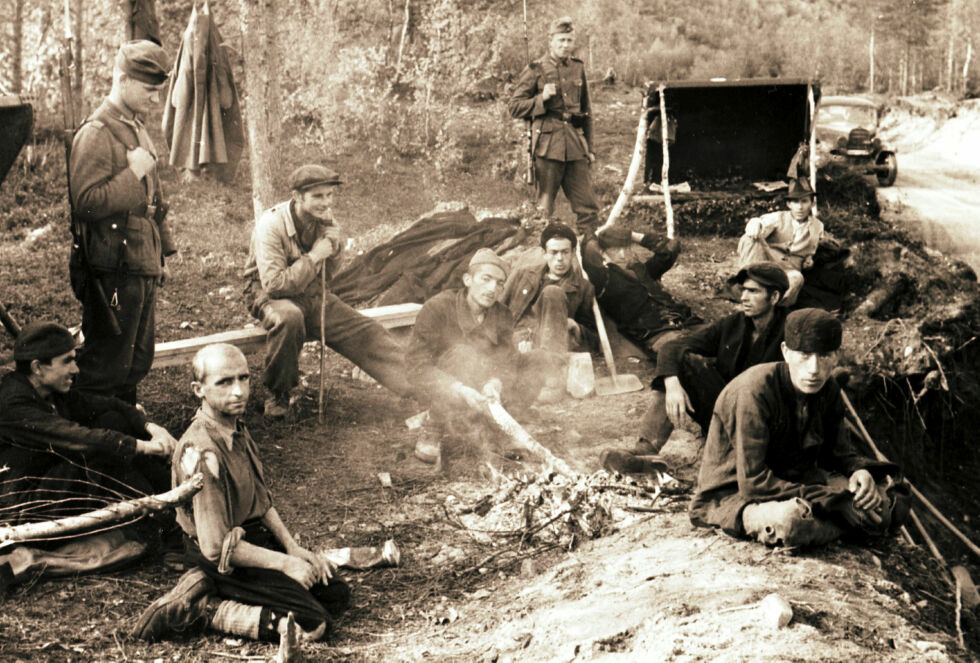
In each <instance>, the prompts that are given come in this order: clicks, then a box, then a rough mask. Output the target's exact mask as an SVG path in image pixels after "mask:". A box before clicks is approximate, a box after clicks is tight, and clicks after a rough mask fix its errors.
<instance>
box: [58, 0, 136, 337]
mask: <svg viewBox="0 0 980 663" xmlns="http://www.w3.org/2000/svg"><path fill="white" fill-rule="evenodd" d="M73 39H74V37H73V36H72V33H71V13H70V5H69V0H65V36H64V44H63V46H62V50H61V57H60V58H59V65H60V66H59V74H60V76H61V97H62V104H63V106H64V108H63V109H62V110H63V121H64V142H65V177H66V181H67V183H68V211H69V214H70V216H71V236H72V251H71V258H70V259H69V264H68V269H69V274H70V275H71V273H72V272H74V271H75V270H76V269H81V270H82V275H83V276H84V280H85V283H84V284H76V282H75V278H74V276H72V278H71V280H72V289H73V290H74V292H75V296H76V297H78V298H79V300H81V299H82V298H83V297H84V293H85V290H86V289H87V288H91V291H92V292H93V293H94V294H95V298H96V299H97V300H98V305H99V306H100V307H101V309H102V311H103V314H104V315H105V322H106V324H107V325H108V327H109V331H110V332H111V333H112V335H113V336H119V335H120V334H122V329H120V328H119V320H118V319H117V318H116V312H115V310H114V309H113V308H112V306H111V304H110V303H109V299H108V298H107V297H106V294H105V289H104V288H103V287H102V281H100V280H99V277H98V275H97V274H96V273H95V271H94V270H93V269H92V263H91V262H89V258H88V229H87V227H86V225H85V222H84V221H82V220H81V219H79V218H78V216H77V215H76V214H75V201H74V199H73V198H72V193H71V145H72V142H73V141H74V140H75V131H76V130H77V129H78V125H77V120H76V118H75V100H74V94H73V93H72V89H71V66H72V63H71V57H72V55H71V54H72V40H73ZM75 65H76V66H78V63H75Z"/></svg>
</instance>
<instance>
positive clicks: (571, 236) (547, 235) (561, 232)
mask: <svg viewBox="0 0 980 663" xmlns="http://www.w3.org/2000/svg"><path fill="white" fill-rule="evenodd" d="M556 238H557V239H567V240H568V241H569V242H571V243H572V248H573V249H574V248H575V245H576V244H578V238H577V237H576V236H575V231H574V230H572V229H571V228H569V227H568V226H566V225H565V224H564V223H549V224H548V225H547V226H545V227H544V230H542V231H541V248H542V249H543V248H545V246H544V245H545V244H547V243H548V240H549V239H556Z"/></svg>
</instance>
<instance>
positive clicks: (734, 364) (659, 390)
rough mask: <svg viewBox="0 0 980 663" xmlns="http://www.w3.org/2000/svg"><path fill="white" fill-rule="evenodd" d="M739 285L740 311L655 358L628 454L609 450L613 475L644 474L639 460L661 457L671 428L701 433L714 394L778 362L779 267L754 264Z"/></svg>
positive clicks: (784, 284)
mask: <svg viewBox="0 0 980 663" xmlns="http://www.w3.org/2000/svg"><path fill="white" fill-rule="evenodd" d="M735 282H736V283H738V284H740V285H741V307H740V308H741V310H740V311H739V312H737V313H733V314H732V315H729V316H726V317H724V318H722V319H720V320H717V321H715V322H713V323H711V324H709V325H704V326H702V327H698V328H696V329H693V330H690V331H687V332H685V333H683V334H682V335H680V336H678V337H676V338H673V339H671V340H669V341H667V342H665V343H664V344H663V347H661V348H660V351H659V352H658V353H657V372H656V374H655V375H654V378H653V382H652V383H651V387H652V388H653V399H652V401H651V403H650V406H649V408H648V409H647V411H646V414H644V415H643V420H642V421H641V423H640V435H639V440H638V442H637V445H636V449H635V450H634V451H633V452H632V453H629V452H625V451H620V450H613V451H610V452H607V453H606V454H604V456H603V461H602V462H603V466H604V467H605V468H606V469H608V470H613V471H618V472H640V471H643V468H644V462H643V457H644V456H649V455H654V454H657V453H659V452H660V450H661V449H662V448H663V446H664V445H665V444H666V443H667V438H669V437H670V434H671V432H672V431H673V430H674V427H675V426H685V425H687V424H688V423H689V422H690V421H691V420H692V419H693V420H694V421H696V422H697V424H698V425H699V426H700V427H701V431H702V432H703V433H704V434H707V432H708V426H709V424H710V423H711V412H712V410H713V409H714V406H715V400H716V399H717V398H718V394H720V393H721V390H722V389H724V388H725V385H726V384H728V383H729V382H730V381H731V380H732V378H734V377H735V376H736V375H738V374H739V373H741V372H742V371H744V370H745V369H747V368H749V367H750V366H755V365H756V364H762V363H766V362H771V361H779V360H780V359H781V358H782V354H781V348H780V345H781V343H782V342H783V324H784V323H785V321H786V309H784V308H782V307H777V306H776V304H777V303H778V302H779V298H780V297H781V296H782V295H783V293H785V292H786V289H787V288H788V287H789V281H788V280H787V278H786V273H785V272H784V271H783V270H782V268H780V266H779V265H777V264H775V263H771V262H757V263H753V264H751V265H748V266H747V267H743V268H742V269H740V270H739V271H738V274H736V275H735Z"/></svg>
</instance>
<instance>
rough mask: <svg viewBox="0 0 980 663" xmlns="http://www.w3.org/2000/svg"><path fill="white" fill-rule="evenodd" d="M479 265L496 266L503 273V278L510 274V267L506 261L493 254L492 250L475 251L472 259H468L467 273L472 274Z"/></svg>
mask: <svg viewBox="0 0 980 663" xmlns="http://www.w3.org/2000/svg"><path fill="white" fill-rule="evenodd" d="M479 265H496V266H497V267H499V268H500V269H502V270H503V271H504V276H507V274H508V273H509V272H510V265H508V264H507V261H506V260H504V259H503V258H501V257H500V256H498V255H497V254H496V253H494V251H493V249H487V248H483V249H477V251H476V253H474V254H473V257H472V258H470V265H469V271H470V272H472V271H473V269H474V268H475V267H477V266H479Z"/></svg>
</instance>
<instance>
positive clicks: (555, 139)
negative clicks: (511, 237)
mask: <svg viewBox="0 0 980 663" xmlns="http://www.w3.org/2000/svg"><path fill="white" fill-rule="evenodd" d="M548 32H549V36H550V42H549V52H548V55H546V56H544V57H543V58H541V59H539V60H536V61H534V62H531V63H530V64H528V66H527V67H526V68H525V69H524V71H523V72H522V73H521V76H520V78H519V79H518V81H517V85H516V86H515V87H514V92H513V94H512V95H511V98H510V102H509V103H508V109H509V110H510V114H511V115H512V116H513V117H515V118H519V119H524V120H528V121H530V122H531V123H532V128H533V141H532V143H531V145H530V146H529V149H530V150H531V151H532V154H533V156H534V170H535V173H534V174H535V180H536V181H537V193H538V207H539V208H540V210H541V212H542V213H543V214H544V215H545V216H547V217H550V216H551V215H552V214H553V213H554V209H555V196H556V195H557V194H558V188H559V187H561V189H562V190H564V192H565V197H566V198H568V203H569V204H570V205H571V207H572V211H573V212H574V213H575V216H576V219H577V221H576V226H577V230H578V232H579V234H583V235H584V234H585V233H587V232H589V231H591V230H595V228H596V227H597V226H598V214H599V203H598V201H597V200H596V197H595V192H594V191H593V189H592V173H591V166H592V163H593V162H594V161H595V152H594V148H593V145H592V105H591V100H590V95H589V82H588V80H587V79H586V77H585V64H584V63H583V62H582V61H581V60H579V59H578V58H575V57H572V51H573V50H574V48H575V28H574V26H573V25H572V19H570V18H568V17H567V16H566V17H563V18H559V19H557V20H555V21H553V22H552V23H551V26H550V29H549V31H548Z"/></svg>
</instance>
